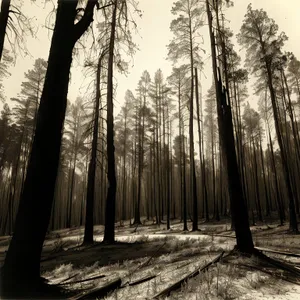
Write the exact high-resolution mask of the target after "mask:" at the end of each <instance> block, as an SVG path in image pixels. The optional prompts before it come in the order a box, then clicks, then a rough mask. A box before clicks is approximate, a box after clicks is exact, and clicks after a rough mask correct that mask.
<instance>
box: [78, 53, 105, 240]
mask: <svg viewBox="0 0 300 300" xmlns="http://www.w3.org/2000/svg"><path fill="white" fill-rule="evenodd" d="M103 56H104V54H103V52H102V53H101V54H100V56H99V59H98V65H97V73H96V101H95V108H94V127H93V140H92V152H91V160H90V163H89V169H88V183H87V193H86V211H85V227H84V239H83V243H84V244H92V243H93V241H94V234H93V233H94V198H95V179H96V178H95V177H96V167H97V148H98V130H99V109H100V98H101V92H100V78H101V63H102V58H103Z"/></svg>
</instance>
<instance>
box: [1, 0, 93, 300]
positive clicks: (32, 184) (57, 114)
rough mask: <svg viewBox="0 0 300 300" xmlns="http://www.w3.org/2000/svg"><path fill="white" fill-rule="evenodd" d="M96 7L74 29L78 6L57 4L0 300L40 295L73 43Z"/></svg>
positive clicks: (90, 4)
mask: <svg viewBox="0 0 300 300" xmlns="http://www.w3.org/2000/svg"><path fill="white" fill-rule="evenodd" d="M95 4H96V1H92V0H89V2H88V4H87V6H86V9H85V13H84V16H83V17H82V19H81V20H80V21H79V22H78V23H77V24H76V25H74V21H75V17H76V15H77V11H76V7H77V1H68V0H60V1H58V8H57V15H56V21H55V27H54V32H53V37H52V42H51V48H50V53H49V58H48V68H47V73H46V79H45V83H44V89H43V93H42V96H41V103H40V107H39V111H38V117H37V126H36V133H35V137H34V142H33V146H32V150H31V155H30V160H29V163H28V169H27V175H26V180H25V184H24V190H23V194H22V195H21V199H20V205H19V210H18V214H17V217H16V222H15V230H14V235H13V238H12V240H11V243H10V245H9V249H8V252H7V255H6V258H5V262H4V266H3V269H2V272H1V275H2V276H1V279H2V285H1V293H2V296H3V297H6V296H13V297H19V296H22V297H24V296H25V291H28V295H26V296H29V295H30V294H32V293H34V292H38V291H37V289H36V287H37V286H38V285H39V284H40V257H41V252H42V247H43V242H44V239H45V235H46V232H47V228H48V224H49V220H50V215H51V208H52V202H53V196H54V190H55V181H56V176H57V170H58V164H59V154H60V145H61V137H62V128H63V123H64V118H65V112H66V104H67V93H68V83H69V73H70V67H71V62H72V51H73V47H74V45H75V43H76V41H77V40H78V39H79V38H80V37H81V35H82V34H83V33H84V32H85V30H86V29H87V28H88V26H89V25H90V23H91V22H92V21H93V10H94V6H95ZM16 287H17V288H16Z"/></svg>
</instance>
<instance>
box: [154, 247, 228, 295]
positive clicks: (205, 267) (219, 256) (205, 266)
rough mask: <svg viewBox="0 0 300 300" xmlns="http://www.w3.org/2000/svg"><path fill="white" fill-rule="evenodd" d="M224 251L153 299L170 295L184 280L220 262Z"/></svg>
mask: <svg viewBox="0 0 300 300" xmlns="http://www.w3.org/2000/svg"><path fill="white" fill-rule="evenodd" d="M224 253H225V251H223V252H222V253H221V254H219V255H218V256H217V257H216V258H214V259H213V260H212V261H210V262H209V263H207V264H205V265H204V266H202V267H201V268H200V269H197V270H195V271H193V272H192V273H190V274H188V275H186V276H184V277H183V278H182V279H180V280H178V281H177V282H175V283H174V284H172V285H171V286H169V287H167V288H165V289H164V290H162V291H161V292H159V293H157V294H156V295H155V296H153V298H152V299H153V300H154V299H158V298H159V297H162V296H169V295H170V293H171V292H173V291H175V290H177V289H179V288H180V287H181V285H182V284H183V283H184V282H186V281H187V280H188V279H191V278H193V277H195V276H197V275H199V274H200V273H201V272H203V271H205V270H206V269H208V267H210V266H211V265H213V264H215V263H216V262H218V261H219V260H220V259H221V258H222V256H223V255H224Z"/></svg>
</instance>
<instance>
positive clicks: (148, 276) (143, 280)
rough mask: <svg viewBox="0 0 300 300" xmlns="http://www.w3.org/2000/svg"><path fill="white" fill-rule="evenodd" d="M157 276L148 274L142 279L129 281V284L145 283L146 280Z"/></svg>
mask: <svg viewBox="0 0 300 300" xmlns="http://www.w3.org/2000/svg"><path fill="white" fill-rule="evenodd" d="M156 276H157V275H153V274H151V275H147V276H145V277H142V278H140V279H138V280H135V281H132V282H129V283H128V285H129V286H134V285H138V284H141V283H144V282H146V281H149V280H151V279H153V278H155V277H156Z"/></svg>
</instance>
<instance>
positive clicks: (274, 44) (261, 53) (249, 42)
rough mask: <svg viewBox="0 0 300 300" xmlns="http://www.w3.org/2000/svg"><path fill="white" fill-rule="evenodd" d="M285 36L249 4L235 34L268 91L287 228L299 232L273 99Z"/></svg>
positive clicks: (276, 26) (288, 171) (263, 12)
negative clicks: (284, 190) (286, 205)
mask: <svg viewBox="0 0 300 300" xmlns="http://www.w3.org/2000/svg"><path fill="white" fill-rule="evenodd" d="M286 40H287V37H286V35H285V34H284V33H280V34H279V35H278V25H277V24H276V23H275V21H274V20H273V19H271V18H269V17H268V15H267V13H266V12H265V11H264V10H262V9H261V10H254V9H252V6H251V5H249V6H248V9H247V14H246V15H245V19H244V22H243V25H242V27H241V30H240V34H239V35H238V41H239V43H240V44H241V45H244V46H246V47H247V61H246V63H247V64H248V66H249V67H250V68H251V70H252V73H255V74H256V75H257V76H258V77H259V78H260V79H262V80H264V81H265V82H266V83H267V85H268V89H269V93H270V98H271V103H272V111H273V117H274V123H275V129H276V135H277V140H278V144H279V148H280V153H281V160H282V166H283V171H284V178H285V184H286V188H287V192H288V198H289V212H290V229H291V230H292V231H295V232H298V225H297V218H296V212H295V201H296V199H295V195H294V193H293V188H292V183H291V177H290V176H291V171H290V168H289V165H288V157H287V152H286V150H285V147H284V141H283V136H282V131H281V128H280V127H281V125H280V116H279V111H278V98H277V96H276V89H275V82H276V79H275V77H274V76H276V73H277V74H278V64H279V63H280V61H281V57H282V52H281V49H282V47H283V45H284V42H285V41H286Z"/></svg>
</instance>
